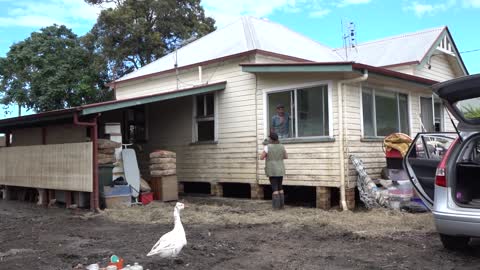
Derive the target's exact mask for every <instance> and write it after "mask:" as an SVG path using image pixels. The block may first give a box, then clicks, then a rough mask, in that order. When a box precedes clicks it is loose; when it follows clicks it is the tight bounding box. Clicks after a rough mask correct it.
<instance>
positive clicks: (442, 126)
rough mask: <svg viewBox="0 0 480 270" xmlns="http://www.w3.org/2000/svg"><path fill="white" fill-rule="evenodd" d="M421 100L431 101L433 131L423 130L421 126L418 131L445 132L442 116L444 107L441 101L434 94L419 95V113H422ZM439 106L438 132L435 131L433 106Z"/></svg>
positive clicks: (443, 116)
mask: <svg viewBox="0 0 480 270" xmlns="http://www.w3.org/2000/svg"><path fill="white" fill-rule="evenodd" d="M422 98H430V99H431V100H432V116H433V129H434V130H431V131H430V130H425V131H424V130H423V127H422V125H420V130H421V132H445V114H444V110H445V108H444V106H443V102H442V100H441V99H440V98H439V97H438V96H437V95H435V94H432V95H419V97H418V102H419V104H420V105H419V106H420V107H419V109H420V112H421V111H422ZM437 103H438V104H440V130H438V131H437V130H435V123H436V117H435V113H436V110H435V104H437ZM422 124H423V123H422Z"/></svg>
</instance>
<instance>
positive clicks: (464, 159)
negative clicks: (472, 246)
mask: <svg viewBox="0 0 480 270" xmlns="http://www.w3.org/2000/svg"><path fill="white" fill-rule="evenodd" d="M433 91H434V92H435V94H437V95H438V96H439V97H440V98H441V99H442V100H443V102H444V105H445V106H446V107H447V109H448V110H449V112H450V113H451V114H452V115H453V116H454V118H455V119H456V120H458V125H456V128H457V132H456V133H419V134H418V135H417V136H416V137H415V140H414V142H413V143H412V145H411V146H410V149H409V151H408V153H407V155H406V158H405V159H404V165H405V169H406V170H407V173H408V175H409V177H410V180H411V181H412V183H413V185H414V187H415V189H416V191H417V193H418V194H419V195H420V197H421V198H422V200H423V202H424V203H425V205H426V206H427V207H428V208H430V210H431V211H432V213H433V217H434V220H435V225H436V228H437V231H438V232H439V234H440V239H441V241H442V243H443V245H444V247H445V248H447V249H462V248H466V247H467V246H468V243H469V241H470V239H471V238H472V237H480V74H478V75H471V76H466V77H461V78H458V79H454V80H450V81H446V82H443V83H439V84H436V85H434V86H433Z"/></svg>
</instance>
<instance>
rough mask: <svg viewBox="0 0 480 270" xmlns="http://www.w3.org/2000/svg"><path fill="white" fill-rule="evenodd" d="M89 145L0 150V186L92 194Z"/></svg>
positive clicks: (75, 144) (90, 145)
mask: <svg viewBox="0 0 480 270" xmlns="http://www.w3.org/2000/svg"><path fill="white" fill-rule="evenodd" d="M92 151H93V147H92V143H91V142H82V143H67V144H50V145H34V146H17V147H1V148H0V185H9V186H21V187H32V188H45V189H56V190H69V191H83V192H92V187H93V176H92V172H93V171H92V170H93V166H92V158H93V156H92Z"/></svg>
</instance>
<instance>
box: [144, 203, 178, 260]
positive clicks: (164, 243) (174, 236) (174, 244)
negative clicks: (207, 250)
mask: <svg viewBox="0 0 480 270" xmlns="http://www.w3.org/2000/svg"><path fill="white" fill-rule="evenodd" d="M183 208H185V206H184V205H183V203H181V202H177V203H176V204H175V208H174V210H173V218H174V220H175V226H174V227H173V230H171V231H170V232H168V233H166V234H164V235H163V236H162V237H160V240H158V242H157V243H156V244H155V245H154V246H153V248H152V250H150V252H149V253H148V254H147V256H152V255H157V254H158V255H159V256H160V257H162V258H167V257H177V255H178V254H179V253H180V251H181V250H182V248H183V247H184V246H185V245H186V244H187V238H186V236H185V230H184V229H183V226H182V221H181V220H180V210H182V209H183Z"/></svg>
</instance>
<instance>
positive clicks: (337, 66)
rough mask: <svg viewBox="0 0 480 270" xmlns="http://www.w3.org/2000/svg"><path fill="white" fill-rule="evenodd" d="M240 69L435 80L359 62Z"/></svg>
mask: <svg viewBox="0 0 480 270" xmlns="http://www.w3.org/2000/svg"><path fill="white" fill-rule="evenodd" d="M241 67H242V71H244V72H251V73H298V72H357V71H358V72H360V71H363V70H368V72H369V73H370V74H377V75H380V76H384V77H387V78H391V79H399V80H402V81H407V82H410V83H415V84H420V85H423V86H431V85H433V84H435V83H437V81H434V80H430V79H425V78H423V77H418V76H414V75H409V74H405V73H401V72H397V71H392V70H389V69H385V68H380V67H374V66H370V65H365V64H361V63H353V62H343V63H261V64H260V63H259V64H255V63H246V64H241Z"/></svg>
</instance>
